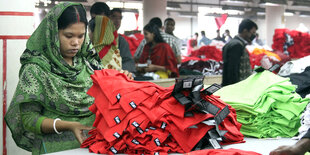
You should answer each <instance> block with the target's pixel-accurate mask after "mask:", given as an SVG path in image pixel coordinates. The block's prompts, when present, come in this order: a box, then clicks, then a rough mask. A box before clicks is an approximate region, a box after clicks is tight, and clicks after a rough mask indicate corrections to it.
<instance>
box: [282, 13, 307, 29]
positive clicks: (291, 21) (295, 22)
mask: <svg viewBox="0 0 310 155" xmlns="http://www.w3.org/2000/svg"><path fill="white" fill-rule="evenodd" d="M300 23H303V24H304V25H305V26H306V27H307V28H308V29H310V17H300V16H298V15H294V16H287V17H285V27H286V28H288V29H297V28H298V27H299V24H300Z"/></svg>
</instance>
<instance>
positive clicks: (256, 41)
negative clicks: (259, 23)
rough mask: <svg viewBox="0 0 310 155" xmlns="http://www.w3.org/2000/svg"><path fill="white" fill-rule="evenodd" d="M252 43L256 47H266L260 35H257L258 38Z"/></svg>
mask: <svg viewBox="0 0 310 155" xmlns="http://www.w3.org/2000/svg"><path fill="white" fill-rule="evenodd" d="M252 43H253V44H254V45H255V44H257V45H260V46H264V43H263V41H262V40H261V39H260V38H259V35H258V33H256V38H255V39H254V40H253V41H252Z"/></svg>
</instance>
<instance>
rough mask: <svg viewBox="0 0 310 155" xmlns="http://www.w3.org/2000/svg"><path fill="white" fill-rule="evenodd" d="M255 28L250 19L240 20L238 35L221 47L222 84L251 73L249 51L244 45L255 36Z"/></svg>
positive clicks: (243, 77) (231, 82)
mask: <svg viewBox="0 0 310 155" xmlns="http://www.w3.org/2000/svg"><path fill="white" fill-rule="evenodd" d="M257 29H258V27H257V25H256V23H254V22H253V21H252V20H250V19H244V20H242V22H241V23H240V25H239V30H238V35H237V36H235V37H234V38H233V39H232V40H230V42H228V43H227V44H226V45H225V46H224V47H223V50H222V51H223V78H222V86H227V85H230V84H234V83H237V82H239V81H241V80H244V79H246V78H247V77H249V76H250V75H251V74H252V69H251V64H250V58H249V53H248V52H247V50H246V48H245V46H246V45H247V44H248V43H251V42H252V40H253V39H254V38H255V34H256V30H257Z"/></svg>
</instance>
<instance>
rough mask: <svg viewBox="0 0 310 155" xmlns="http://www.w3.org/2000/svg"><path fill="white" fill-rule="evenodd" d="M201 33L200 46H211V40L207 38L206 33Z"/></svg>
mask: <svg viewBox="0 0 310 155" xmlns="http://www.w3.org/2000/svg"><path fill="white" fill-rule="evenodd" d="M200 33H201V39H200V40H199V42H198V45H199V46H206V45H209V44H210V43H211V40H210V39H209V38H207V37H206V33H205V31H201V32H200Z"/></svg>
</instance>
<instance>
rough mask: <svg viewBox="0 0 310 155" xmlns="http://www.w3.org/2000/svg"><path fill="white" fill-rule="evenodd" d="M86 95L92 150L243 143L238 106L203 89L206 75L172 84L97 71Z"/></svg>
mask: <svg viewBox="0 0 310 155" xmlns="http://www.w3.org/2000/svg"><path fill="white" fill-rule="evenodd" d="M92 79H93V86H92V87H91V88H90V89H89V91H88V94H89V95H91V96H93V97H94V98H95V101H94V104H93V105H92V106H91V107H90V110H91V111H92V112H93V113H94V114H95V115H96V120H95V122H94V124H93V126H94V127H96V128H95V129H93V130H91V131H90V132H89V134H90V135H91V136H90V137H89V138H88V139H86V140H85V141H84V142H83V144H82V146H81V147H89V151H90V152H94V153H103V154H107V153H109V154H111V153H126V154H151V153H152V154H154V153H156V154H159V153H173V152H179V153H185V152H190V151H192V150H199V149H204V148H207V147H211V148H221V145H220V143H221V144H230V143H240V142H243V135H242V134H241V133H240V128H241V124H240V123H238V122H237V120H236V113H235V110H234V109H233V108H232V107H231V106H230V105H227V104H225V103H224V102H222V101H221V100H219V99H218V98H217V97H215V96H213V95H212V93H213V92H215V91H216V90H218V89H219V86H218V85H213V86H211V87H209V88H207V89H204V90H202V89H203V77H200V78H189V79H183V80H178V81H177V83H176V85H175V86H174V87H173V86H172V87H169V88H164V87H160V86H158V85H156V84H154V83H150V82H137V81H132V80H129V79H127V77H126V76H125V75H124V74H121V73H119V72H117V71H114V70H100V71H95V73H94V75H92Z"/></svg>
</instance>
